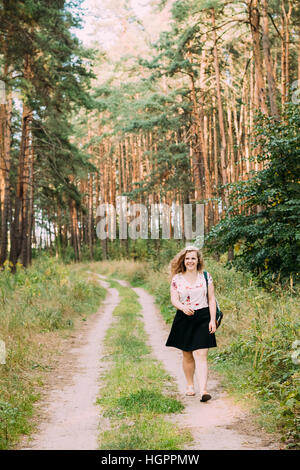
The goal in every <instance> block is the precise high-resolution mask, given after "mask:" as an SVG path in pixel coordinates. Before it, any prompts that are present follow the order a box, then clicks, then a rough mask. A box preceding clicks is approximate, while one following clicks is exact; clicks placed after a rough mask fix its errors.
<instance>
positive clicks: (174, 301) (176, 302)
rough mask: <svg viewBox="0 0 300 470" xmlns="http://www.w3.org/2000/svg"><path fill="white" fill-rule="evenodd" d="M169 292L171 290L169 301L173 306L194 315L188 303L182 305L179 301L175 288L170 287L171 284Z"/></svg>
mask: <svg viewBox="0 0 300 470" xmlns="http://www.w3.org/2000/svg"><path fill="white" fill-rule="evenodd" d="M170 292H171V303H172V305H174V307H176V308H178V310H181V311H182V312H184V313H185V314H186V315H194V310H193V309H192V308H191V307H189V306H188V305H184V304H182V303H181V302H180V300H179V294H178V292H177V290H176V289H174V288H172V286H171V289H170Z"/></svg>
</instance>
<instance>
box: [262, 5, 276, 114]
mask: <svg viewBox="0 0 300 470" xmlns="http://www.w3.org/2000/svg"><path fill="white" fill-rule="evenodd" d="M262 18H263V21H262V25H263V30H262V31H263V35H262V37H263V51H264V59H265V64H266V70H267V80H268V93H269V101H270V108H271V114H272V116H275V117H278V116H279V112H278V107H277V103H276V84H275V78H274V69H273V64H272V56H271V48H270V39H269V22H268V0H262Z"/></svg>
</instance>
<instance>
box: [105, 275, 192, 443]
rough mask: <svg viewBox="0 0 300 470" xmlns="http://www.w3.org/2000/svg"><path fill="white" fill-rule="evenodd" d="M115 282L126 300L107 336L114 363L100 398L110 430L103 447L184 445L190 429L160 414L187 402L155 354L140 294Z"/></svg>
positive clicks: (174, 410)
mask: <svg viewBox="0 0 300 470" xmlns="http://www.w3.org/2000/svg"><path fill="white" fill-rule="evenodd" d="M112 286H114V287H117V289H118V291H119V293H120V296H121V301H120V304H119V305H118V307H117V308H116V309H115V311H114V318H115V319H116V320H117V321H116V322H114V324H113V326H112V327H111V328H110V329H109V330H108V332H107V334H106V337H105V355H106V359H107V360H108V359H109V360H110V361H111V362H109V364H108V371H107V372H106V373H105V375H104V377H103V382H104V386H103V388H102V389H101V395H100V397H99V399H98V403H99V404H100V405H101V408H102V414H103V416H104V417H106V418H109V423H110V429H107V430H105V431H103V432H102V433H101V435H100V437H99V449H112V450H117V449H128V450H129V449H134V450H140V449H143V450H145V449H174V450H176V449H182V447H183V446H184V444H185V443H186V442H187V441H190V440H191V435H190V433H188V432H186V431H181V430H180V429H178V428H177V427H176V426H175V425H173V424H171V423H170V422H169V421H168V420H165V419H164V418H163V417H162V416H161V415H166V414H167V415H170V414H172V413H178V412H180V411H182V410H183V405H182V403H181V402H179V401H178V400H177V398H176V396H175V386H174V385H173V386H172V385H170V381H171V380H172V379H171V377H170V376H169V375H168V374H166V372H165V371H164V370H163V368H162V366H161V364H160V363H159V362H157V361H156V360H155V359H154V358H153V357H152V356H151V354H150V350H149V347H148V346H147V344H146V340H147V338H146V335H145V331H144V328H143V321H142V319H141V314H140V310H141V306H140V304H139V302H138V301H137V296H136V294H135V293H134V292H133V291H132V290H131V289H128V288H125V287H122V286H120V285H119V284H117V283H115V282H113V283H112ZM164 390H167V394H165V392H164Z"/></svg>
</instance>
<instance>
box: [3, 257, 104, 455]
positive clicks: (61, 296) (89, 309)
mask: <svg viewBox="0 0 300 470" xmlns="http://www.w3.org/2000/svg"><path fill="white" fill-rule="evenodd" d="M105 295H106V291H105V289H103V288H102V287H100V286H99V285H98V284H96V283H93V282H88V280H87V276H86V275H85V276H82V274H81V273H80V274H79V273H78V272H76V270H74V271H73V267H72V266H71V265H70V266H64V265H63V264H62V263H59V262H57V260H56V259H55V258H47V257H41V258H39V259H37V260H34V262H33V265H32V266H31V267H29V268H28V269H26V270H25V269H24V268H22V266H21V265H19V266H18V269H17V273H16V274H15V275H13V274H11V272H10V269H9V265H8V264H7V263H6V268H5V270H3V271H1V272H0V301H1V308H0V340H2V341H4V342H5V346H6V353H7V354H6V364H3V365H0V397H1V398H0V449H11V448H13V446H14V445H15V444H17V442H18V439H19V436H20V435H22V434H29V433H30V432H32V430H33V424H32V420H31V419H30V418H31V417H32V416H33V414H34V411H33V404H34V402H36V401H37V400H38V399H39V398H40V391H41V389H42V387H43V385H44V381H45V378H46V375H47V372H48V371H50V370H51V369H52V368H53V366H54V362H55V359H56V358H58V356H59V354H60V350H59V349H60V344H61V343H60V341H61V340H62V339H63V338H66V337H68V335H70V334H71V333H72V331H73V329H74V327H75V325H76V324H78V322H81V321H84V320H85V319H86V317H87V315H89V314H90V313H93V312H95V311H96V310H97V309H98V307H99V304H100V302H101V301H102V299H104V297H105Z"/></svg>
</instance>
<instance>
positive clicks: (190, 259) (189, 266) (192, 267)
mask: <svg viewBox="0 0 300 470" xmlns="http://www.w3.org/2000/svg"><path fill="white" fill-rule="evenodd" d="M197 265H198V256H197V252H196V251H188V252H187V253H186V255H185V258H184V266H185V268H186V270H187V272H192V271H196V270H197Z"/></svg>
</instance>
